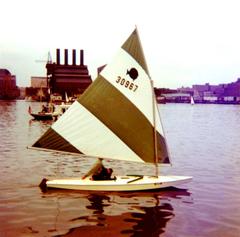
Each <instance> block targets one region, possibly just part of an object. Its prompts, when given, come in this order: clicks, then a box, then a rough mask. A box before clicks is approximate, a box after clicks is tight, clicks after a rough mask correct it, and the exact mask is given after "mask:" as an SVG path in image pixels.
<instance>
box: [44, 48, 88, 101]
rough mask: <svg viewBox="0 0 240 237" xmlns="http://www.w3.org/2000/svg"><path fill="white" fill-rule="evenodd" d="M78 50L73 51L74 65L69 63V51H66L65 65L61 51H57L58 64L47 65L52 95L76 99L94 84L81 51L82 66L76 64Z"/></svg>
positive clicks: (49, 63) (50, 63)
mask: <svg viewBox="0 0 240 237" xmlns="http://www.w3.org/2000/svg"><path fill="white" fill-rule="evenodd" d="M76 61H77V60H76V50H75V49H73V50H72V64H69V62H68V49H65V50H64V63H63V64H62V63H61V58H60V49H57V50H56V62H51V61H50V62H48V63H47V64H46V68H47V76H48V85H47V86H48V87H49V88H50V91H51V94H53V93H54V94H60V95H61V96H62V97H64V96H65V94H66V93H67V95H68V96H69V97H74V96H78V95H80V94H82V93H83V92H84V91H85V90H86V88H87V87H88V86H89V85H90V84H91V83H92V79H91V76H90V75H89V72H88V67H87V66H86V65H84V51H83V50H80V64H79V65H78V64H77V62H76Z"/></svg>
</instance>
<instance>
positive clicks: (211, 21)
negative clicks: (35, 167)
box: [0, 0, 240, 89]
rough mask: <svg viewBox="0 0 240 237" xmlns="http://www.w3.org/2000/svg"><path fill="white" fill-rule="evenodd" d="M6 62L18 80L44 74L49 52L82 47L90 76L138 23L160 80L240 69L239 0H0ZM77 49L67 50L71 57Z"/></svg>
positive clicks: (1, 50)
mask: <svg viewBox="0 0 240 237" xmlns="http://www.w3.org/2000/svg"><path fill="white" fill-rule="evenodd" d="M0 6H1V13H0V22H1V24H0V68H6V69H8V70H10V72H11V73H12V74H13V75H16V79H17V85H18V86H30V83H31V76H45V75H46V69H45V62H44V61H46V60H47V56H48V52H50V53H51V56H52V59H53V61H56V48H60V49H61V51H62V53H63V51H64V49H65V48H66V49H69V50H70V51H71V50H72V49H76V50H77V51H79V50H80V49H83V50H84V54H85V60H84V63H85V64H86V65H87V66H88V69H89V73H90V75H91V76H92V79H95V78H96V74H97V67H99V66H102V65H104V64H106V63H109V62H110V61H111V59H112V58H113V56H114V55H115V54H116V52H117V51H118V49H119V48H120V47H121V45H122V44H123V43H124V41H125V40H126V39H127V38H128V36H129V35H130V34H131V32H132V31H133V30H134V29H135V26H137V28H138V32H139V35H140V38H141V43H142V46H143V50H144V53H145V58H146V60H147V64H148V68H149V71H150V74H151V78H152V79H153V80H154V85H155V86H156V87H159V88H163V87H164V88H172V89H174V88H179V87H182V86H184V87H187V86H189V87H191V86H192V85H194V84H205V83H210V84H212V85H217V84H220V83H231V82H234V81H236V80H237V78H238V77H240V27H239V26H240V17H239V10H240V1H238V0H236V1H235V0H101V1H100V0H87V1H86V0H85V1H83V0H41V1H40V0H38V1H37V0H35V1H33V0H21V1H19V0H7V1H5V0H0ZM70 58H71V55H69V59H70Z"/></svg>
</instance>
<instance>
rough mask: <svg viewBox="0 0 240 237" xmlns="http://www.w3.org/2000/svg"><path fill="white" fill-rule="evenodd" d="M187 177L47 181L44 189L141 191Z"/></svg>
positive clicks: (124, 177) (162, 186) (178, 182)
mask: <svg viewBox="0 0 240 237" xmlns="http://www.w3.org/2000/svg"><path fill="white" fill-rule="evenodd" d="M191 179H192V177H188V176H117V178H116V180H103V181H93V180H90V179H84V180H83V179H81V178H74V179H54V180H47V181H46V182H45V183H44V184H43V185H45V188H58V189H71V190H87V191H141V190H152V189H160V188H166V187H172V186H176V185H180V184H183V183H186V182H189V181H190V180H191Z"/></svg>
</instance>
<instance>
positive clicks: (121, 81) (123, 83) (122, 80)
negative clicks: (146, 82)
mask: <svg viewBox="0 0 240 237" xmlns="http://www.w3.org/2000/svg"><path fill="white" fill-rule="evenodd" d="M116 82H117V83H118V84H120V85H121V86H124V87H126V88H128V89H129V90H132V91H133V92H135V91H136V90H137V89H138V85H136V84H134V83H132V82H130V81H128V80H126V79H125V78H122V77H120V76H118V78H117V80H116Z"/></svg>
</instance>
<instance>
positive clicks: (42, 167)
mask: <svg viewBox="0 0 240 237" xmlns="http://www.w3.org/2000/svg"><path fill="white" fill-rule="evenodd" d="M29 105H31V106H32V107H33V109H40V104H39V103H28V102H24V101H12V102H6V101H0V135H1V142H0V172H1V179H0V189H1V190H0V236H1V237H5V236H7V237H9V236H14V237H15V236H20V237H22V236H24V237H25V236H41V237H42V236H86V237H87V236H94V237H96V236H98V237H99V236H104V237H105V236H114V237H116V236H134V237H136V236H154V237H155V236H168V237H176V236H177V237H190V236H194V237H215V236H216V237H221V236H222V237H226V236H227V237H239V236H240V188H239V187H240V132H239V131H240V106H232V105H194V106H191V105H189V104H167V105H161V106H160V109H161V115H162V122H163V125H164V129H165V133H166V137H167V140H168V146H169V149H170V152H171V158H172V163H173V166H172V167H163V168H162V169H161V172H162V173H164V174H175V175H190V176H193V178H194V179H193V181H192V182H191V183H188V184H185V185H182V186H181V187H178V188H171V189H165V190H162V191H158V192H136V193H107V192H102V193H95V192H78V191H48V192H47V193H42V192H41V190H40V189H39V188H38V184H39V182H40V181H41V179H42V178H43V177H51V176H52V177H55V176H61V177H63V176H69V177H71V176H81V175H82V174H83V173H84V172H86V171H87V169H88V168H89V167H90V166H91V164H92V163H94V162H95V160H91V159H90V160H88V159H83V158H76V157H73V156H69V155H68V156H67V155H60V154H56V153H49V152H38V151H34V150H29V149H27V148H26V147H27V146H29V145H31V144H32V143H33V142H35V140H36V139H37V138H38V137H39V136H40V135H41V134H43V132H44V131H46V129H47V128H48V127H49V126H50V125H51V122H38V121H33V120H31V117H30V116H29V115H28V114H27V109H28V106H29ZM106 165H107V166H111V167H113V169H114V170H115V174H126V173H141V174H154V169H153V167H152V166H145V165H138V164H130V163H127V162H116V161H107V162H106Z"/></svg>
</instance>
